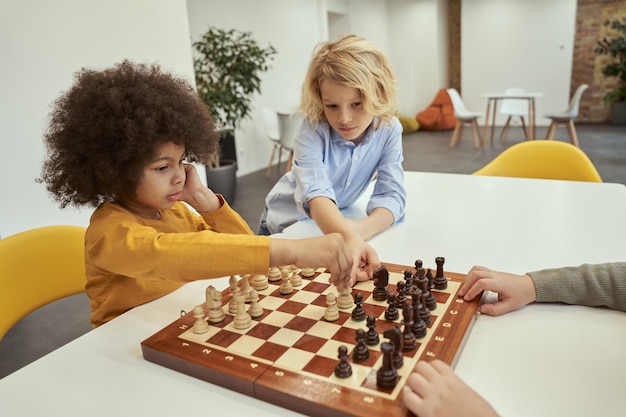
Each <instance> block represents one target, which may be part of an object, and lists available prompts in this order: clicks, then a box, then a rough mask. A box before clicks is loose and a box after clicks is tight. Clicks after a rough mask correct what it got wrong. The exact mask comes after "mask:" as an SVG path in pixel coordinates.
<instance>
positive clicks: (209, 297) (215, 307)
mask: <svg viewBox="0 0 626 417" xmlns="http://www.w3.org/2000/svg"><path fill="white" fill-rule="evenodd" d="M206 306H207V308H208V309H209V314H208V320H209V322H211V323H219V322H221V321H224V318H225V317H226V314H224V308H223V307H222V293H220V292H219V291H218V290H216V289H215V287H214V286H213V285H209V286H208V287H207V289H206Z"/></svg>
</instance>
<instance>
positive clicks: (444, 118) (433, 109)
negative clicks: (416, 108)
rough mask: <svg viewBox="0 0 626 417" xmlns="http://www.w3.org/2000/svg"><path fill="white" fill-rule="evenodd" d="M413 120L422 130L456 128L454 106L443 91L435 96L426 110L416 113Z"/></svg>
mask: <svg viewBox="0 0 626 417" xmlns="http://www.w3.org/2000/svg"><path fill="white" fill-rule="evenodd" d="M415 119H417V121H418V122H419V126H420V129H423V130H452V129H454V126H456V117H455V116H454V106H453V105H452V100H450V96H449V95H448V93H447V92H446V90H445V89H443V88H442V89H441V90H439V91H438V92H437V95H435V98H434V99H433V101H432V103H430V105H429V106H428V107H426V109H424V110H422V111H421V112H419V113H417V115H416V116H415Z"/></svg>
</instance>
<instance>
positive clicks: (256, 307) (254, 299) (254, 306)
mask: <svg viewBox="0 0 626 417" xmlns="http://www.w3.org/2000/svg"><path fill="white" fill-rule="evenodd" d="M248 314H250V316H251V317H261V316H262V315H263V307H261V304H259V293H258V292H257V291H256V290H255V289H252V290H250V308H248Z"/></svg>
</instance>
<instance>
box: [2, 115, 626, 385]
mask: <svg viewBox="0 0 626 417" xmlns="http://www.w3.org/2000/svg"><path fill="white" fill-rule="evenodd" d="M576 128H577V131H578V138H579V141H580V145H581V148H582V149H583V151H585V152H586V153H587V154H588V155H589V157H590V159H591V160H592V162H593V163H594V164H595V165H596V168H597V169H598V172H599V173H600V175H601V176H602V178H603V180H604V181H605V182H618V183H622V184H626V126H611V125H598V124H577V125H576ZM546 131H547V128H545V127H539V128H538V129H537V135H536V136H537V137H538V138H542V137H545V133H546ZM451 134H452V132H451V131H447V132H424V131H418V132H416V133H412V134H409V135H406V136H405V137H404V139H403V142H404V168H405V170H407V171H426V172H446V173H460V174H471V173H472V172H474V171H475V170H477V169H478V168H480V167H482V166H484V165H485V164H487V163H488V162H489V161H491V160H492V159H493V158H494V157H495V156H497V155H498V154H499V153H500V152H502V150H504V149H505V148H506V147H508V146H511V145H513V144H515V143H517V142H520V141H522V140H523V134H522V131H521V128H519V127H516V128H512V129H511V131H509V134H508V140H507V143H506V144H502V143H500V142H499V141H498V140H497V137H498V134H499V129H498V130H496V135H495V140H494V144H489V143H488V145H487V147H486V148H485V149H484V150H474V148H473V143H472V137H471V131H470V129H469V128H467V127H466V128H465V130H464V132H463V136H462V138H461V141H460V145H459V147H457V148H454V149H450V148H449V147H448V144H449V141H450V137H451ZM555 139H556V140H561V141H569V139H568V136H567V130H566V129H565V128H559V129H558V130H557V134H556V137H555ZM268 158H269V155H268ZM282 168H283V169H284V165H283V167H282ZM279 176H280V172H279V169H278V168H277V167H275V168H274V169H273V170H272V172H271V175H270V177H269V178H267V177H266V176H265V169H262V170H260V171H258V172H255V173H253V174H250V175H246V176H242V177H240V178H239V179H238V184H237V194H236V197H235V204H234V205H233V206H234V208H235V209H236V210H237V211H238V212H239V213H240V214H241V215H242V216H243V218H244V219H245V220H246V221H247V222H248V224H249V225H250V227H251V228H252V230H254V231H256V230H257V226H258V219H259V216H260V214H261V211H262V210H263V207H264V199H265V195H266V194H267V192H268V191H269V190H270V188H271V187H272V186H273V185H274V183H275V182H276V180H277V179H278V178H279ZM583 197H584V196H581V198H583ZM88 318H89V303H88V300H87V298H86V296H85V295H84V294H81V295H77V296H73V297H69V298H67V299H64V300H62V301H60V302H57V303H53V304H51V305H48V306H46V307H43V308H42V309H40V310H38V311H37V312H35V313H33V314H31V315H30V316H28V317H27V318H25V319H24V320H22V321H21V322H19V323H18V324H17V325H16V326H14V327H13V328H12V329H11V331H10V332H9V333H8V334H7V335H6V336H5V338H4V339H3V340H2V341H1V342H0V378H2V377H4V376H5V375H8V374H9V373H11V372H13V371H14V370H16V369H19V368H20V367H22V366H24V365H26V364H28V363H29V362H31V361H32V360H35V359H37V358H39V357H41V356H43V355H44V354H46V353H47V352H49V351H51V350H54V349H56V348H57V347H59V346H61V345H62V344H64V343H66V342H67V341H69V340H72V339H74V338H75V337H78V336H80V335H81V334H83V333H84V332H86V331H89V329H90V325H89V323H88Z"/></svg>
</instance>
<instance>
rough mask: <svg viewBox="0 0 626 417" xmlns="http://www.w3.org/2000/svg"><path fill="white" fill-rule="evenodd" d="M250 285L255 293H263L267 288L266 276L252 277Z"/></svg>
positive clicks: (257, 275)
mask: <svg viewBox="0 0 626 417" xmlns="http://www.w3.org/2000/svg"><path fill="white" fill-rule="evenodd" d="M250 284H251V285H252V288H253V289H254V290H256V291H257V292H258V291H263V290H264V289H266V288H267V287H268V286H269V284H268V279H267V275H261V274H256V275H254V276H253V277H252V281H251V283H250Z"/></svg>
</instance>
